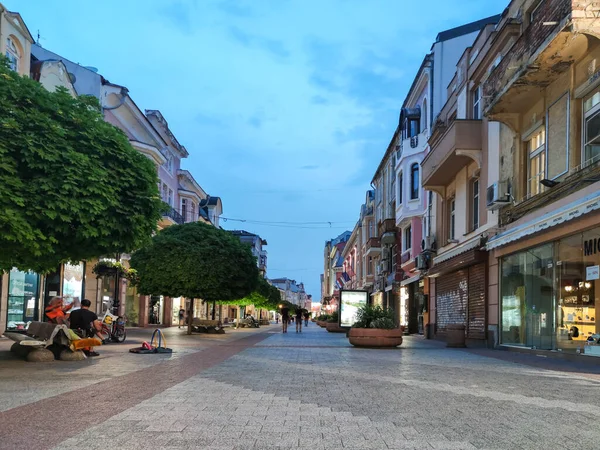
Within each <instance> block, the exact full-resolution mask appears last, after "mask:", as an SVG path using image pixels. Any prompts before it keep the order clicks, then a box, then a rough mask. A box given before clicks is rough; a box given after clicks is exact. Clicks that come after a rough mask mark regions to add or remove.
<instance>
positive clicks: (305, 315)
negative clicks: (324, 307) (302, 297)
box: [304, 311, 310, 327]
mask: <svg viewBox="0 0 600 450" xmlns="http://www.w3.org/2000/svg"><path fill="white" fill-rule="evenodd" d="M309 317H310V313H309V312H308V311H304V326H305V327H307V326H308V319H309Z"/></svg>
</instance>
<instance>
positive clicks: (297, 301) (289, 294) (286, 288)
mask: <svg viewBox="0 0 600 450" xmlns="http://www.w3.org/2000/svg"><path fill="white" fill-rule="evenodd" d="M269 281H270V283H271V284H272V285H273V286H275V287H276V288H277V289H279V293H280V294H281V299H282V300H286V301H288V302H290V303H293V304H294V305H298V306H302V307H304V305H305V302H306V300H307V298H308V297H307V295H306V291H305V290H304V284H303V283H300V284H297V283H296V280H290V279H289V278H273V279H271V280H269Z"/></svg>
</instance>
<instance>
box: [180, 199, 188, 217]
mask: <svg viewBox="0 0 600 450" xmlns="http://www.w3.org/2000/svg"><path fill="white" fill-rule="evenodd" d="M181 215H182V216H183V220H184V221H186V222H187V221H188V216H187V202H186V200H185V198H182V199H181Z"/></svg>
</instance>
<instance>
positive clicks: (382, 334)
mask: <svg viewBox="0 0 600 450" xmlns="http://www.w3.org/2000/svg"><path fill="white" fill-rule="evenodd" d="M356 318H357V320H356V322H355V323H354V325H352V328H350V332H349V333H348V338H349V340H350V343H351V344H352V345H354V346H355V347H372V348H394V347H398V346H399V345H400V344H402V334H403V333H404V327H397V326H396V322H395V321H394V316H393V313H392V312H391V311H389V310H384V309H383V308H382V307H381V306H370V305H365V306H361V307H360V308H359V309H358V312H357V314H356Z"/></svg>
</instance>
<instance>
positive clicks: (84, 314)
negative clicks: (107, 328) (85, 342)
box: [69, 298, 102, 356]
mask: <svg viewBox="0 0 600 450" xmlns="http://www.w3.org/2000/svg"><path fill="white" fill-rule="evenodd" d="M91 305H92V302H90V301H89V300H88V299H87V298H86V299H84V300H82V301H81V309H76V310H75V311H73V312H72V313H71V316H70V317H69V320H70V323H69V327H70V328H71V330H75V331H76V332H79V333H78V334H81V335H82V337H92V336H94V335H96V334H97V333H98V331H100V330H101V329H102V324H101V323H100V321H99V320H98V316H97V315H96V313H95V312H93V311H90V306H91ZM101 340H102V339H101ZM84 352H85V351H84ZM85 353H86V355H87V356H98V353H96V352H95V351H94V349H93V348H91V349H89V350H88V351H87V352H85Z"/></svg>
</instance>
